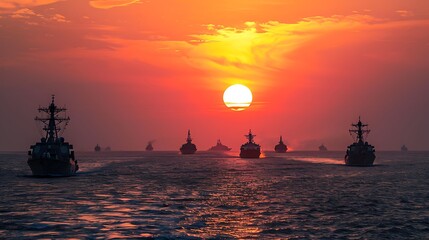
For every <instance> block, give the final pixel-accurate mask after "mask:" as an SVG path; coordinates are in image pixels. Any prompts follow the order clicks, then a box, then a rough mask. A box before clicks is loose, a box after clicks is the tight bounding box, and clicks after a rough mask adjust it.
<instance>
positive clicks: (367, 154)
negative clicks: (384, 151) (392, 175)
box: [344, 117, 375, 166]
mask: <svg viewBox="0 0 429 240" xmlns="http://www.w3.org/2000/svg"><path fill="white" fill-rule="evenodd" d="M352 127H354V129H351V130H349V132H350V134H351V135H353V134H355V135H356V137H355V142H354V143H353V144H351V145H350V146H348V147H347V152H346V156H345V159H344V160H345V163H346V165H348V166H372V165H373V163H374V160H375V149H374V146H372V145H370V144H368V142H364V136H363V135H364V134H369V132H370V130H369V129H364V128H365V127H368V124H363V123H362V122H361V121H360V117H359V121H358V122H357V124H352Z"/></svg>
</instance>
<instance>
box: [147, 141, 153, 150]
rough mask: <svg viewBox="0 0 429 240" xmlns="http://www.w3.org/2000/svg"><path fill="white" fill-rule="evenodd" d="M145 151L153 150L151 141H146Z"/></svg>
mask: <svg viewBox="0 0 429 240" xmlns="http://www.w3.org/2000/svg"><path fill="white" fill-rule="evenodd" d="M146 151H153V146H152V142H148V143H147V146H146Z"/></svg>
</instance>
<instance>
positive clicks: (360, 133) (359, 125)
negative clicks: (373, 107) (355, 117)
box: [349, 116, 370, 143]
mask: <svg viewBox="0 0 429 240" xmlns="http://www.w3.org/2000/svg"><path fill="white" fill-rule="evenodd" d="M352 126H353V127H355V128H357V129H351V130H349V132H350V134H352V133H355V134H356V135H357V142H358V143H363V141H364V137H363V134H364V133H365V134H368V133H369V132H370V130H368V129H365V130H364V129H363V128H364V127H367V126H368V124H363V123H362V122H361V121H360V116H359V122H358V123H357V124H352Z"/></svg>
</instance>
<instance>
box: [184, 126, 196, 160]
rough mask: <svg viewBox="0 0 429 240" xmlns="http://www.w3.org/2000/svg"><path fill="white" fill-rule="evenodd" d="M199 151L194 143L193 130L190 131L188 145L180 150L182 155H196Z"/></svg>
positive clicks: (187, 139)
mask: <svg viewBox="0 0 429 240" xmlns="http://www.w3.org/2000/svg"><path fill="white" fill-rule="evenodd" d="M196 151H197V147H196V146H195V144H193V143H192V138H191V130H188V137H187V138H186V143H185V144H183V145H182V147H181V148H180V152H181V153H182V154H194V153H195V152H196Z"/></svg>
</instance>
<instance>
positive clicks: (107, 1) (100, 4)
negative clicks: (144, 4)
mask: <svg viewBox="0 0 429 240" xmlns="http://www.w3.org/2000/svg"><path fill="white" fill-rule="evenodd" d="M135 3H140V0H92V1H89V4H90V5H91V6H92V7H94V8H101V9H109V8H114V7H124V6H128V5H131V4H135Z"/></svg>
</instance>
